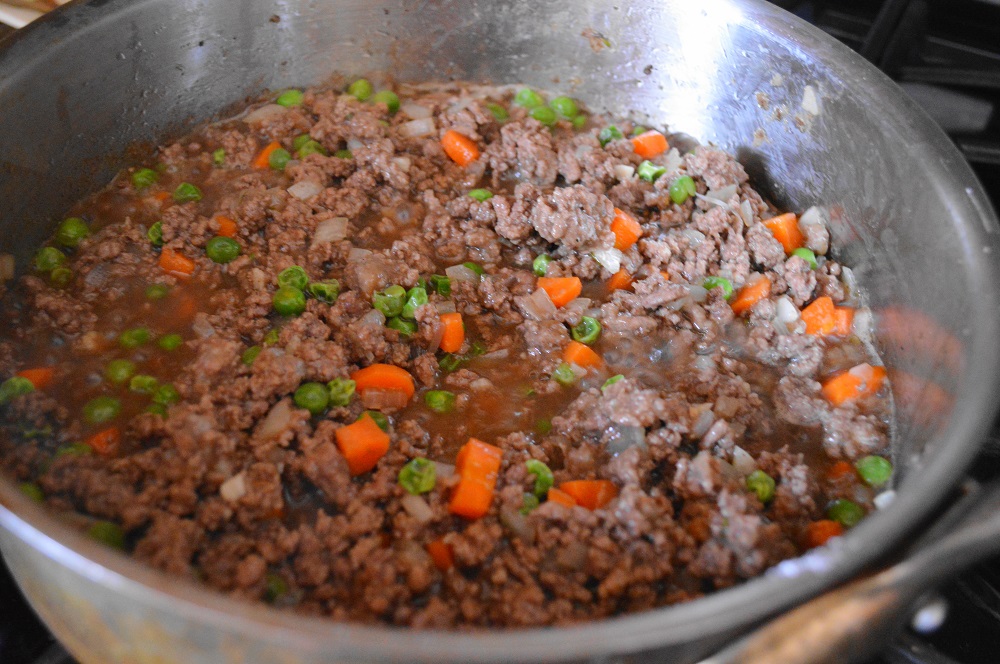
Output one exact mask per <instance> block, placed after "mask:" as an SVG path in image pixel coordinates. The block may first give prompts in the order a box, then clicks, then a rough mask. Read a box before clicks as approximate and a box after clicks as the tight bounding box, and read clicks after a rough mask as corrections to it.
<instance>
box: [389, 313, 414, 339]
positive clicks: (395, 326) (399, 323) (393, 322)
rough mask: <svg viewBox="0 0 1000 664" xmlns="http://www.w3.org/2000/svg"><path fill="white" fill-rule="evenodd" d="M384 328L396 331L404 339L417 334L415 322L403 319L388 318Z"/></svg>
mask: <svg viewBox="0 0 1000 664" xmlns="http://www.w3.org/2000/svg"><path fill="white" fill-rule="evenodd" d="M385 326H386V327H387V328H389V329H390V330H396V331H397V332H399V333H400V334H402V335H403V336H404V337H411V336H413V335H414V334H416V332H417V324H416V322H415V321H412V320H406V319H405V318H400V317H398V316H397V317H395V318H390V319H389V320H387V321H386V322H385Z"/></svg>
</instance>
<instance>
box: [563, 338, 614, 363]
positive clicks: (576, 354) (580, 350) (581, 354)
mask: <svg viewBox="0 0 1000 664" xmlns="http://www.w3.org/2000/svg"><path fill="white" fill-rule="evenodd" d="M562 359H563V360H564V361H566V362H569V363H570V364H575V365H576V366H578V367H580V368H581V369H591V368H597V367H600V366H601V365H602V364H604V360H602V359H601V356H600V355H598V354H597V353H595V352H594V349H593V348H591V347H590V346H588V345H586V344H582V343H580V342H579V341H571V342H569V345H567V346H566V349H565V350H563V355H562Z"/></svg>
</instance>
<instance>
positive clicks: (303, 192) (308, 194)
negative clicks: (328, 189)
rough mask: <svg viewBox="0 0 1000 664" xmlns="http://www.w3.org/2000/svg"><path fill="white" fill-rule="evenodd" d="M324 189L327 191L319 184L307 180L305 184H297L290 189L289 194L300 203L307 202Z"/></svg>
mask: <svg viewBox="0 0 1000 664" xmlns="http://www.w3.org/2000/svg"><path fill="white" fill-rule="evenodd" d="M323 189H325V187H324V186H323V185H322V184H320V183H319V182H313V181H312V180H305V181H303V182H296V183H295V184H293V185H292V186H291V187H289V188H288V193H289V194H291V195H292V196H294V197H295V198H297V199H299V200H300V201H307V200H309V199H310V198H312V197H313V196H315V195H316V194H318V193H319V192H321V191H323Z"/></svg>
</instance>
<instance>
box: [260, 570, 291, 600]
mask: <svg viewBox="0 0 1000 664" xmlns="http://www.w3.org/2000/svg"><path fill="white" fill-rule="evenodd" d="M287 594H288V584H287V583H286V582H285V580H284V579H283V578H281V577H280V576H278V575H277V574H275V573H274V572H268V573H267V574H266V575H264V601H265V602H267V603H269V604H273V603H274V602H276V601H278V600H279V599H281V598H282V597H284V596H285V595H287Z"/></svg>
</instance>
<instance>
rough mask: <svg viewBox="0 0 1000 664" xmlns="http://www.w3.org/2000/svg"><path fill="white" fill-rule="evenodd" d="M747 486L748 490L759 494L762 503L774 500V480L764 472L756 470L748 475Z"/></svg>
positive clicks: (758, 497)
mask: <svg viewBox="0 0 1000 664" xmlns="http://www.w3.org/2000/svg"><path fill="white" fill-rule="evenodd" d="M746 485H747V489H749V490H750V491H753V492H754V493H755V494H757V499H758V500H760V502H762V503H767V502H770V500H771V499H772V498H774V478H772V477H771V476H770V475H768V474H767V473H765V472H764V471H763V470H755V471H753V472H752V473H750V474H749V475H747V479H746Z"/></svg>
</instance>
